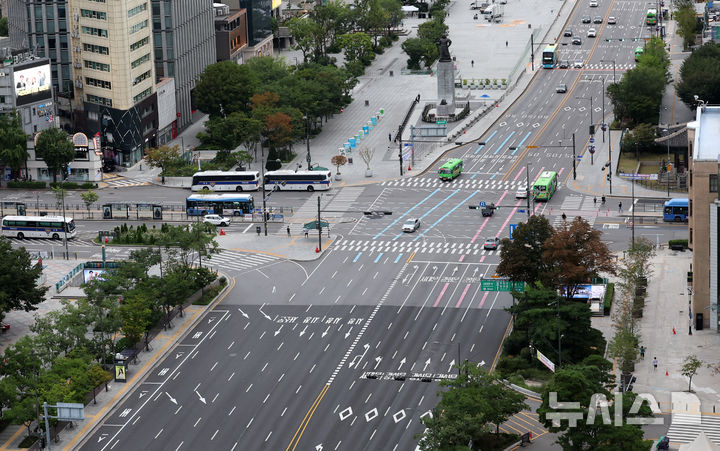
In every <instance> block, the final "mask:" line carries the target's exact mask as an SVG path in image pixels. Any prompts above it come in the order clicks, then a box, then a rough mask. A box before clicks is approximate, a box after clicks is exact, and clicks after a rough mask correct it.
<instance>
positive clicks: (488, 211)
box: [482, 203, 495, 217]
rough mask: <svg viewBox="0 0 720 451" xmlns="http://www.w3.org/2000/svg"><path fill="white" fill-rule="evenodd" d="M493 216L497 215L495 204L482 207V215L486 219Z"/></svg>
mask: <svg viewBox="0 0 720 451" xmlns="http://www.w3.org/2000/svg"><path fill="white" fill-rule="evenodd" d="M493 214H495V204H494V203H490V204H487V205H485V206H484V207H482V215H483V216H485V217H490V216H492V215H493Z"/></svg>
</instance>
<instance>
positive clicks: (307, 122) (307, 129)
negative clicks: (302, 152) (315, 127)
mask: <svg viewBox="0 0 720 451" xmlns="http://www.w3.org/2000/svg"><path fill="white" fill-rule="evenodd" d="M303 119H305V142H306V143H307V156H306V157H305V161H307V164H308V171H309V170H310V162H311V161H312V160H311V158H310V118H309V117H307V116H303Z"/></svg>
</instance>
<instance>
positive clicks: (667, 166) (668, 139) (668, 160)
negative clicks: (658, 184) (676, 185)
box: [663, 129, 670, 197]
mask: <svg viewBox="0 0 720 451" xmlns="http://www.w3.org/2000/svg"><path fill="white" fill-rule="evenodd" d="M663 131H664V132H665V133H667V134H668V136H666V137H665V142H666V143H667V163H665V169H666V170H667V174H666V175H665V176H666V177H667V196H668V197H670V129H665V130H663Z"/></svg>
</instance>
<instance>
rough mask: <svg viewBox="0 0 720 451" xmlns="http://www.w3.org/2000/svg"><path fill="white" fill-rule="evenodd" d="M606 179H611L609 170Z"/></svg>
mask: <svg viewBox="0 0 720 451" xmlns="http://www.w3.org/2000/svg"><path fill="white" fill-rule="evenodd" d="M605 179H606V180H607V181H608V182H609V181H610V173H609V172H608V174H607V175H606V176H605Z"/></svg>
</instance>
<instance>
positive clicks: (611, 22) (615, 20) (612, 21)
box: [608, 16, 617, 25]
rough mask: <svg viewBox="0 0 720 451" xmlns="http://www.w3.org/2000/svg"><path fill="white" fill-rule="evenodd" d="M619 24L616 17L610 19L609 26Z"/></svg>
mask: <svg viewBox="0 0 720 451" xmlns="http://www.w3.org/2000/svg"><path fill="white" fill-rule="evenodd" d="M616 23H617V19H616V18H615V16H610V17H608V25H615V24H616Z"/></svg>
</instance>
